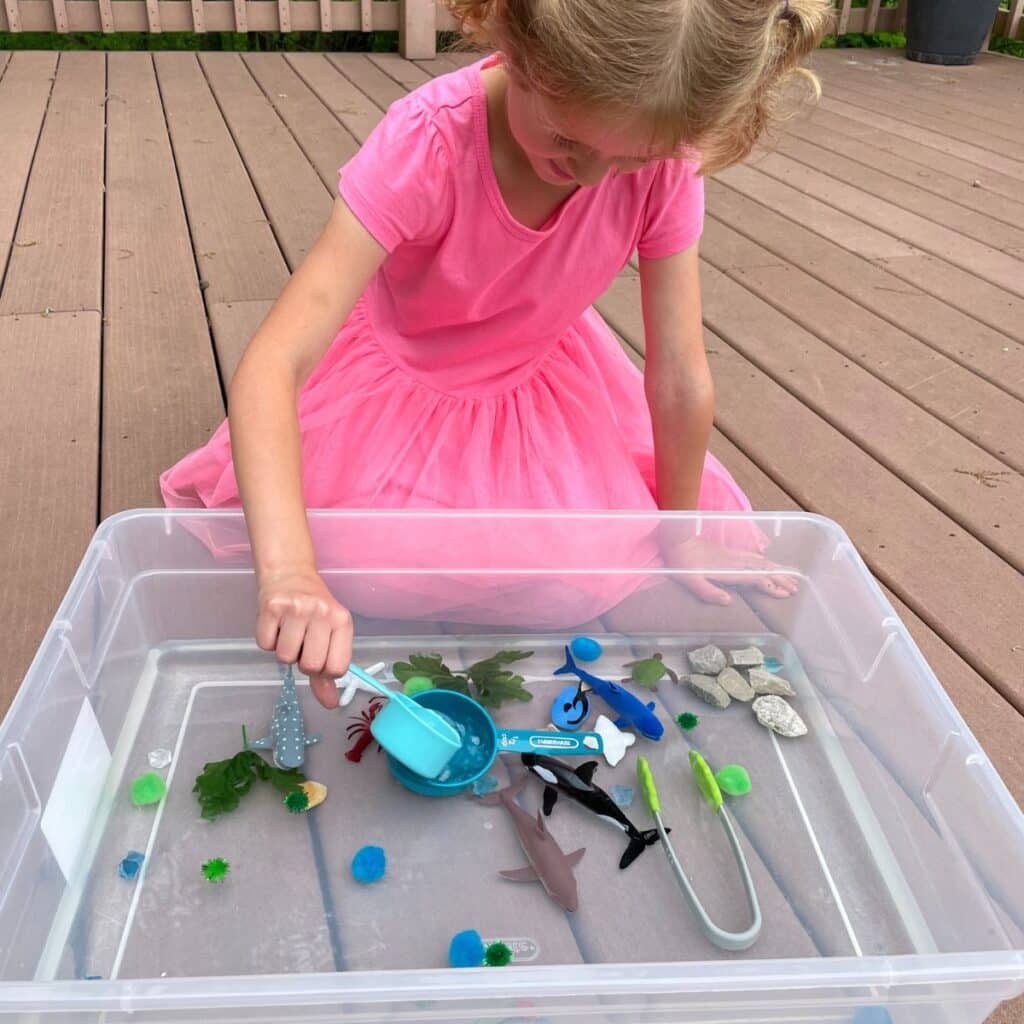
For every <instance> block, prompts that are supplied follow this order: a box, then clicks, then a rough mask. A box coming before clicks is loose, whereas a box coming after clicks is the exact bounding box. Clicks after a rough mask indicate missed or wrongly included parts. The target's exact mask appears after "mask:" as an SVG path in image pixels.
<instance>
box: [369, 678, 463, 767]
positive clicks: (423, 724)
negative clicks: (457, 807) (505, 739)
mask: <svg viewBox="0 0 1024 1024" xmlns="http://www.w3.org/2000/svg"><path fill="white" fill-rule="evenodd" d="M349 671H350V672H351V673H352V675H354V676H356V677H357V678H359V679H361V680H362V681H363V682H364V683H366V684H367V685H368V686H372V687H373V688H374V689H375V690H376V691H377V692H378V693H379V694H380V695H381V696H382V697H387V700H388V702H387V704H385V705H384V707H383V708H381V710H380V712H379V713H378V714H377V716H376V717H375V718H374V720H373V724H372V725H371V726H370V732H371V733H372V734H373V738H374V739H375V740H376V741H377V742H378V743H379V744H380V745H381V747H382V748H383V749H384V750H386V751H387V752H388V756H389V757H392V758H394V759H396V760H397V761H399V762H401V763H402V764H403V765H404V766H405V767H406V768H407V769H409V770H410V771H412V772H415V773H416V774H417V775H420V776H422V777H424V778H426V779H434V778H436V777H437V776H438V775H440V774H441V772H442V771H444V768H445V765H446V764H448V762H449V761H451V759H452V758H453V757H454V756H455V755H456V754H457V753H458V752H459V749H460V748H461V746H462V737H461V736H460V735H459V733H458V732H457V731H456V729H455V726H453V725H452V723H451V722H450V721H449V720H448V719H446V718H444V717H443V716H442V715H439V714H438V713H437V712H436V711H433V710H431V709H430V708H429V707H424V706H422V705H421V704H418V703H416V701H414V700H413V699H412V698H411V697H407V696H406V695H405V694H404V693H402V692H401V690H391V689H389V688H388V687H387V686H385V685H384V684H383V683H382V682H381V681H380V680H379V679H374V678H373V676H371V675H370V674H369V673H368V672H364V671H363V670H362V669H361V668H359V667H358V666H357V665H350V666H349Z"/></svg>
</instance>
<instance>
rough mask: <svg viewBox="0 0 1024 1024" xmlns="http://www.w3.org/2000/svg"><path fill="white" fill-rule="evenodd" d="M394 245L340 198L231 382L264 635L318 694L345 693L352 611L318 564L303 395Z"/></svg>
mask: <svg viewBox="0 0 1024 1024" xmlns="http://www.w3.org/2000/svg"><path fill="white" fill-rule="evenodd" d="M386 255H387V253H386V251H385V250H384V249H383V248H382V247H381V246H380V245H379V244H378V243H377V242H376V241H375V240H374V239H373V238H372V237H371V235H370V234H369V233H368V232H367V231H366V229H365V228H364V227H363V226H362V225H361V224H360V223H359V221H358V220H356V218H355V216H354V215H353V214H352V213H351V211H350V210H349V209H348V207H347V206H346V205H345V203H344V202H343V201H342V200H340V199H338V200H336V201H335V204H334V210H333V212H332V214H331V218H330V220H329V221H328V223H327V225H326V227H325V228H324V230H323V233H322V234H321V236H320V238H319V239H318V240H317V242H316V244H315V245H314V246H313V248H312V249H311V250H310V252H309V254H308V255H307V256H306V258H305V259H304V260H303V261H302V264H301V266H299V268H298V270H296V271H295V274H294V275H293V276H292V278H291V280H290V281H289V282H288V284H287V286H286V287H285V289H284V291H283V292H282V293H281V297H280V298H279V299H278V300H277V302H275V303H274V305H273V307H272V308H271V310H270V312H269V313H268V314H267V318H266V319H265V320H264V321H263V323H262V324H261V325H260V328H259V330H258V331H257V332H256V334H255V336H254V337H253V339H252V341H251V342H250V343H249V346H248V348H247V349H246V351H245V355H244V356H243V358H242V360H241V362H240V363H239V366H238V370H237V371H236V373H235V376H234V378H233V379H232V381H231V386H230V389H229V395H228V399H229V402H228V404H229V421H230V429H231V446H232V453H233V457H234V463H235V472H236V475H237V477H238V487H239V491H240V493H241V496H242V506H243V508H244V509H245V519H246V524H247V526H248V528H249V536H250V538H251V540H252V547H253V558H254V560H255V564H256V575H257V581H258V583H259V612H258V618H257V625H256V641H257V643H258V644H259V646H260V647H262V648H263V649H264V650H267V651H271V650H276V652H277V656H278V659H279V660H281V661H282V662H285V663H292V662H295V661H298V663H299V667H300V668H301V669H302V670H303V671H304V672H306V673H308V674H309V676H310V683H311V685H312V688H313V691H314V693H315V694H316V696H317V698H318V699H319V700H320V702H321V703H322V704H324V705H325V706H327V707H334V706H336V705H337V703H338V696H337V689H336V687H335V685H334V678H335V677H337V676H340V675H342V674H343V673H344V672H345V671H346V670H347V668H348V663H349V659H350V658H351V654H352V619H351V616H350V615H349V613H348V611H347V610H346V609H345V608H343V607H342V606H341V605H340V604H339V603H338V602H337V601H336V600H335V599H334V597H333V596H332V595H331V593H330V591H329V590H328V589H327V586H326V584H325V583H324V582H323V580H322V579H321V578H320V576H319V574H318V573H317V570H316V562H315V558H314V554H313V542H312V538H311V536H310V532H309V526H308V524H307V522H306V505H305V501H304V498H303V492H302V446H301V440H300V435H299V420H298V413H297V402H298V396H299V392H300V391H301V389H302V386H303V384H304V383H305V382H306V380H307V379H308V378H309V376H310V374H311V373H312V372H313V369H314V368H315V366H316V365H317V363H318V362H319V360H320V359H321V357H322V356H323V354H324V353H325V352H326V351H327V349H328V347H329V346H330V344H331V342H332V341H333V340H334V338H335V336H336V334H337V332H338V330H339V328H340V327H341V325H342V324H343V323H344V322H345V320H346V319H347V317H348V315H349V313H351V311H352V309H353V307H354V306H355V304H356V302H357V301H358V300H359V297H360V296H361V295H362V293H363V292H364V290H365V289H366V286H367V284H368V283H369V281H370V279H371V278H372V277H373V275H374V273H376V271H377V268H378V267H379V266H380V265H381V263H382V262H383V261H384V258H385V256H386Z"/></svg>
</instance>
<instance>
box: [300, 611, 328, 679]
mask: <svg viewBox="0 0 1024 1024" xmlns="http://www.w3.org/2000/svg"><path fill="white" fill-rule="evenodd" d="M330 642H331V627H330V626H328V625H327V622H326V621H325V620H324V619H320V618H315V619H312V620H311V621H310V622H309V623H308V624H307V626H306V635H305V637H304V638H303V640H302V650H301V651H300V653H299V668H301V669H302V671H303V672H305V673H306V675H308V676H313V675H316V674H318V673H321V672H323V668H324V663H325V662H326V661H327V648H328V646H329V645H330Z"/></svg>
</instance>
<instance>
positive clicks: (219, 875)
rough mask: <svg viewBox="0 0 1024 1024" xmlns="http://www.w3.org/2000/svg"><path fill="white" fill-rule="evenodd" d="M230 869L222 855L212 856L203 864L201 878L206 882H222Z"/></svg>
mask: <svg viewBox="0 0 1024 1024" xmlns="http://www.w3.org/2000/svg"><path fill="white" fill-rule="evenodd" d="M230 870H231V865H230V864H229V863H228V862H227V861H226V860H225V859H224V858H223V857H214V858H213V860H208V861H207V862H206V863H205V864H204V865H203V868H202V871H203V878H205V879H206V880H207V881H208V882H215V883H216V882H223V881H224V879H225V878H227V877H228V872H229V871H230Z"/></svg>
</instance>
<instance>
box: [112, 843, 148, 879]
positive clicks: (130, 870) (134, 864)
mask: <svg viewBox="0 0 1024 1024" xmlns="http://www.w3.org/2000/svg"><path fill="white" fill-rule="evenodd" d="M145 859H146V858H145V855H144V854H141V853H139V851H138V850H130V851H129V852H128V856H127V857H125V858H124V860H122V861H121V863H120V864H118V865H117V873H118V874H119V875H120V876H121V877H122V878H123V879H124V880H125V881H126V882H134V881H135V879H136V878H138V877H139V871H140V870H141V868H142V862H143V861H144V860H145Z"/></svg>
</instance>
